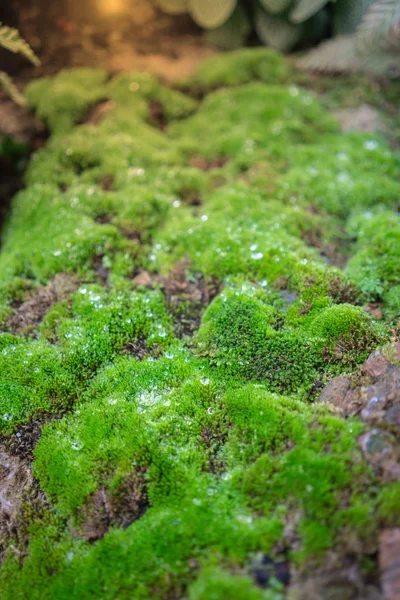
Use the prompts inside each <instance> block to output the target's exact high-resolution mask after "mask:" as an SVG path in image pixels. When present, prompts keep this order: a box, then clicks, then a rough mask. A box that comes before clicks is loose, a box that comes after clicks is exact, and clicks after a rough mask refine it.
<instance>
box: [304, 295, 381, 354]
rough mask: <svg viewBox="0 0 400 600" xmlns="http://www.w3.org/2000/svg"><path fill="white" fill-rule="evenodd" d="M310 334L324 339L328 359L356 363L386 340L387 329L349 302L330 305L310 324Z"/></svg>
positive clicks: (323, 343)
mask: <svg viewBox="0 0 400 600" xmlns="http://www.w3.org/2000/svg"><path fill="white" fill-rule="evenodd" d="M311 333H312V334H314V335H315V336H316V337H317V338H321V339H322V340H323V341H322V345H323V348H324V350H323V352H324V354H325V356H326V358H327V359H328V360H332V361H335V360H336V361H343V362H344V363H350V364H357V363H360V362H362V361H363V360H365V359H366V358H367V357H368V354H369V353H370V352H371V351H372V350H373V349H374V348H376V346H377V345H378V344H379V343H381V344H382V343H383V342H384V341H385V339H386V332H385V328H384V327H382V326H381V325H379V324H378V323H374V321H373V320H372V319H371V317H370V316H369V315H368V314H367V313H366V312H365V311H364V310H363V309H362V308H359V307H357V306H352V305H350V304H341V305H338V306H331V307H329V308H326V309H325V310H323V311H322V312H321V314H320V315H318V316H317V317H316V319H315V320H314V321H313V322H312V324H311Z"/></svg>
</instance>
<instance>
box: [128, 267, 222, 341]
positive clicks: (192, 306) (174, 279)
mask: <svg viewBox="0 0 400 600" xmlns="http://www.w3.org/2000/svg"><path fill="white" fill-rule="evenodd" d="M190 266H191V264H190V261H181V262H180V263H178V264H177V265H175V268H174V269H173V270H172V272H171V273H170V275H169V276H163V275H155V274H152V273H148V272H147V271H144V272H141V273H139V275H138V276H137V277H136V278H135V279H134V283H135V284H136V285H137V286H138V287H140V286H143V287H148V288H152V287H159V288H161V290H162V292H163V293H164V296H165V300H166V302H167V306H168V309H169V311H170V313H171V315H172V318H173V320H174V325H175V333H176V335H177V337H179V338H184V337H187V336H188V337H190V336H192V335H193V334H194V332H195V331H197V329H198V328H199V326H200V321H201V317H202V315H203V313H204V310H205V309H206V307H207V306H208V305H209V304H210V302H211V301H212V300H213V299H214V298H215V296H217V295H218V294H219V292H220V291H221V284H220V282H218V281H217V280H216V279H211V280H210V281H206V280H205V279H204V278H203V276H202V275H200V274H199V273H192V272H191V271H190Z"/></svg>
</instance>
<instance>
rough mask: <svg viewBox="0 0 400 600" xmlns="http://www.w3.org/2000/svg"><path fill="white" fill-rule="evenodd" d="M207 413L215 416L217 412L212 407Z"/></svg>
mask: <svg viewBox="0 0 400 600" xmlns="http://www.w3.org/2000/svg"><path fill="white" fill-rule="evenodd" d="M207 412H208V414H209V415H213V414H214V412H215V409H214V408H213V407H212V406H210V407H209V408H207Z"/></svg>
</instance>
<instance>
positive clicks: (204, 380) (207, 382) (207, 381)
mask: <svg viewBox="0 0 400 600" xmlns="http://www.w3.org/2000/svg"><path fill="white" fill-rule="evenodd" d="M201 383H202V384H203V385H209V383H210V380H209V379H207V378H206V377H205V378H204V379H201Z"/></svg>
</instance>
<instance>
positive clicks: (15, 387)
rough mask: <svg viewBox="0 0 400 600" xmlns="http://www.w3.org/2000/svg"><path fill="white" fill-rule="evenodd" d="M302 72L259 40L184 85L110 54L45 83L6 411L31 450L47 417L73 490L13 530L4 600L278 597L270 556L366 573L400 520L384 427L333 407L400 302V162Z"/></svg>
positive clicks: (49, 472) (2, 357) (385, 335)
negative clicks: (370, 438)
mask: <svg viewBox="0 0 400 600" xmlns="http://www.w3.org/2000/svg"><path fill="white" fill-rule="evenodd" d="M296 80H299V77H298V75H296V74H294V73H293V72H291V69H290V68H289V67H288V66H287V65H286V63H284V62H283V59H281V58H280V57H279V56H277V55H276V54H274V53H272V52H270V51H268V50H253V51H250V50H246V51H243V52H241V53H235V54H233V55H225V56H222V57H217V58H216V59H213V60H211V61H210V62H208V63H207V64H205V66H204V67H202V69H201V70H200V72H199V74H198V76H197V77H195V78H193V79H192V80H190V81H189V82H185V84H184V85H182V88H181V89H182V90H183V92H181V91H176V90H171V89H168V88H166V87H163V86H162V85H161V84H159V83H158V82H157V81H155V80H153V79H152V78H151V77H150V76H148V75H143V74H123V75H120V76H117V77H116V78H114V79H112V80H111V81H110V80H108V79H107V78H106V74H105V73H103V72H101V71H96V70H86V69H83V70H75V71H65V72H62V73H60V74H59V75H57V76H55V77H53V78H47V79H43V80H39V81H37V82H35V83H33V84H31V86H29V88H28V90H27V97H28V100H29V102H30V103H31V106H32V107H33V108H34V109H35V110H36V111H37V112H38V114H39V116H40V117H41V118H42V119H43V120H44V121H45V123H46V124H47V125H48V126H49V128H50V129H51V133H52V135H51V138H50V140H49V142H48V143H47V145H46V147H45V148H44V149H43V150H41V151H39V152H38V153H37V154H36V155H35V156H34V157H33V159H32V161H31V164H30V166H29V169H28V172H27V175H26V183H27V187H26V189H25V190H23V191H22V192H20V193H19V194H18V195H17V197H16V198H15V200H14V203H13V207H12V211H11V214H10V216H9V219H8V223H7V226H6V228H5V231H4V235H3V246H2V251H1V255H0V298H1V318H2V322H3V329H4V332H3V333H2V334H1V336H0V363H1V366H0V370H1V373H2V379H1V383H0V386H1V387H0V392H1V395H0V405H1V408H0V424H1V427H2V434H3V441H4V443H6V444H10V443H11V442H12V440H13V439H14V438H15V437H16V436H18V438H20V437H21V436H22V437H23V436H24V435H25V432H26V431H29V425H30V424H31V423H37V422H38V421H39V422H41V423H45V424H44V425H43V428H42V430H41V434H40V439H39V441H38V443H37V445H36V447H35V449H34V461H33V473H34V476H35V478H36V479H37V481H38V484H39V485H40V487H41V488H42V490H43V491H44V492H45V494H46V496H47V498H48V503H47V504H46V506H45V507H44V508H43V510H41V511H38V512H35V511H33V512H32V511H29V510H27V508H26V506H25V508H24V511H25V512H24V514H25V513H26V514H27V515H28V516H27V517H26V519H25V522H24V531H25V532H26V534H25V536H24V538H23V540H21V536H20V538H19V540H16V539H14V538H13V537H11V539H8V540H2V543H3V546H4V561H3V565H2V568H1V571H0V590H1V591H0V597H1V598H4V599H8V598H26V599H28V598H29V599H31V598H38V599H39V598H40V599H41V600H42V599H45V598H48V599H52V600H55V599H59V600H64V599H66V598H68V599H69V598H71V599H77V600H83V599H85V598H88V599H89V598H103V599H110V600H111V599H117V598H118V599H120V600H122V599H125V598H126V599H128V598H135V599H139V598H143V599H150V598H159V599H160V600H161V599H172V598H190V599H191V600H206V599H207V600H209V599H215V600H222V599H225V598H231V599H237V600H242V599H243V600H244V599H246V600H247V599H254V600H258V599H260V600H261V599H271V600H272V599H274V600H278V599H279V598H283V597H285V589H284V583H285V582H284V581H283V580H281V581H279V577H275V576H274V575H272V576H271V577H269V578H268V577H267V582H264V583H268V585H267V587H265V588H261V587H259V586H258V585H257V581H256V578H255V577H254V576H253V575H254V574H253V570H252V564H253V563H254V560H255V557H257V556H259V555H260V553H261V554H262V555H263V556H264V557H265V556H268V557H272V560H273V561H275V562H276V564H277V565H279V564H280V563H283V562H284V561H287V560H288V561H290V562H291V564H292V565H296V566H297V567H298V568H302V567H303V568H305V565H308V564H310V563H312V564H314V565H315V564H318V563H321V562H323V560H324V556H325V555H326V553H327V552H328V551H331V552H332V551H336V552H338V553H339V554H340V553H342V554H343V555H348V554H349V553H350V554H352V555H354V557H355V558H354V560H356V561H358V562H359V563H360V564H363V565H365V564H367V563H368V561H371V560H372V558H373V557H374V555H375V552H376V547H375V546H374V540H375V539H376V533H377V528H378V527H379V526H380V525H381V524H382V523H385V522H387V523H388V524H390V525H393V524H395V523H396V516H395V513H396V510H395V507H398V505H399V488H398V485H397V484H390V485H388V486H385V485H383V484H382V483H380V482H379V480H378V478H377V476H376V475H375V474H374V472H373V471H372V469H371V468H370V466H369V465H368V464H367V463H366V462H365V461H364V460H363V457H362V453H361V450H360V448H359V444H358V438H359V437H360V435H361V434H362V432H363V431H364V429H365V425H364V424H362V423H361V421H359V420H358V419H357V418H354V419H347V420H345V419H343V418H342V417H340V416H338V415H336V414H334V413H333V412H332V411H331V410H330V409H329V407H327V406H322V405H320V404H318V403H317V402H315V399H316V390H318V389H319V388H321V387H322V386H323V385H324V383H326V382H328V381H329V380H330V378H332V377H333V376H335V375H338V374H341V373H350V372H352V371H354V370H355V369H356V368H357V366H358V365H360V364H361V363H362V362H363V361H364V360H365V359H366V358H367V356H368V354H369V353H370V352H371V351H372V350H374V349H375V348H377V347H379V346H382V345H383V344H384V343H385V342H386V341H387V340H389V339H390V337H391V336H392V335H393V331H392V328H393V326H394V324H395V323H396V322H397V321H398V318H399V316H400V300H399V298H400V293H398V292H400V269H399V258H400V220H399V216H398V207H399V201H400V184H399V174H400V162H399V157H398V155H397V154H396V153H395V152H394V151H392V150H391V149H390V147H389V145H388V144H387V143H386V142H385V140H384V139H383V138H382V137H380V136H379V135H372V134H362V133H349V134H343V133H341V132H340V130H339V127H338V124H337V123H336V121H335V119H334V118H333V117H332V116H331V115H330V114H329V112H327V110H326V109H325V108H324V107H323V105H322V104H321V103H320V101H319V100H318V98H317V97H316V95H314V94H313V93H312V92H310V91H308V90H306V89H304V88H303V87H301V85H295V84H293V81H296ZM291 82H292V83H291ZM188 90H189V91H188ZM213 90H216V91H213ZM190 91H194V92H195V94H194V95H189V92H190ZM199 92H200V93H201V94H202V95H203V99H202V100H199V99H195V98H196V94H198V93H199ZM197 97H198V96H197ZM105 101H107V110H105V111H104V114H103V116H102V118H101V119H100V120H99V121H98V122H96V123H94V122H93V119H90V118H89V117H88V115H89V114H90V110H89V109H90V107H91V106H92V105H93V103H96V102H105ZM155 116H156V117H157V118H155ZM160 125H162V127H161V128H160V127H159V126H160ZM332 249H333V250H332ZM348 258H350V260H349V261H348V263H347V266H346V267H345V269H341V268H339V267H338V266H334V264H333V263H336V264H341V265H343V263H345V262H347V259H348ZM177 265H181V266H180V267H178V271H179V272H180V278H177V279H174V277H175V276H174V273H176V269H177ZM174 269H175V271H174ZM60 274H63V276H65V277H67V278H69V279H68V281H71V280H73V281H74V285H72V286H67V289H65V287H64V288H63V291H62V292H57V293H53V294H52V295H51V296H50V298H51V301H50V304H46V303H45V310H43V302H37V299H38V298H40V299H43V297H44V296H45V297H46V298H48V297H49V296H48V294H49V293H50V292H49V290H52V289H53V288H54V286H55V285H56V284H55V282H57V281H59V279H57V277H60ZM172 280H173V281H174V285H171V283H168V281H170V282H171V281H172ZM51 286H53V287H51ZM57 289H58V288H57ZM171 290H172V291H171ZM219 290H222V291H220V292H219V293H217V292H218V291H219ZM166 291H168V293H167V292H166ZM216 293H217V296H216V297H215V299H214V300H212V298H213V296H215V294H216ZM35 298H36V302H35V301H34V299H35ZM210 300H212V302H211V304H210V305H209V306H208V307H207V303H208V302H209V301H210ZM27 303H28V304H27ZM368 303H378V304H379V305H380V306H381V307H382V311H383V316H384V319H383V320H381V321H380V322H378V321H375V320H374V319H373V318H372V317H371V316H370V315H369V314H368V313H367V312H366V311H365V310H364V308H363V306H364V305H366V304H368ZM38 304H40V306H41V307H42V308H41V309H40V310H41V311H42V312H41V313H40V318H38V317H37V315H34V317H33V318H32V320H31V321H30V322H29V323H28V324H26V323H25V324H24V326H23V327H22V328H19V329H16V320H15V314H16V313H17V312H18V310H20V311H21V307H23V308H27V307H29V308H30V309H31V310H32V309H33V307H35V306H37V305H38ZM174 306H175V307H178V309H177V310H174V308H173V307H174ZM199 312H201V313H202V321H201V324H200V327H198V322H197V321H196V318H197V317H198V314H199ZM18 314H19V313H18ZM177 315H178V317H177ZM177 319H178V321H179V320H181V321H182V322H184V323H186V322H187V320H188V319H189V321H190V320H192V321H191V322H192V326H189V327H186V326H185V327H181V326H179V323H178V324H177ZM185 319H186V321H185ZM18 322H19V321H18ZM193 323H194V325H193ZM182 331H185V332H189V333H190V334H192V333H193V335H190V336H185V335H183V336H182ZM35 442H36V439H35ZM26 503H27V505H29V499H27V500H26ZM349 540H351V541H349ZM283 579H284V578H283Z"/></svg>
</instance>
